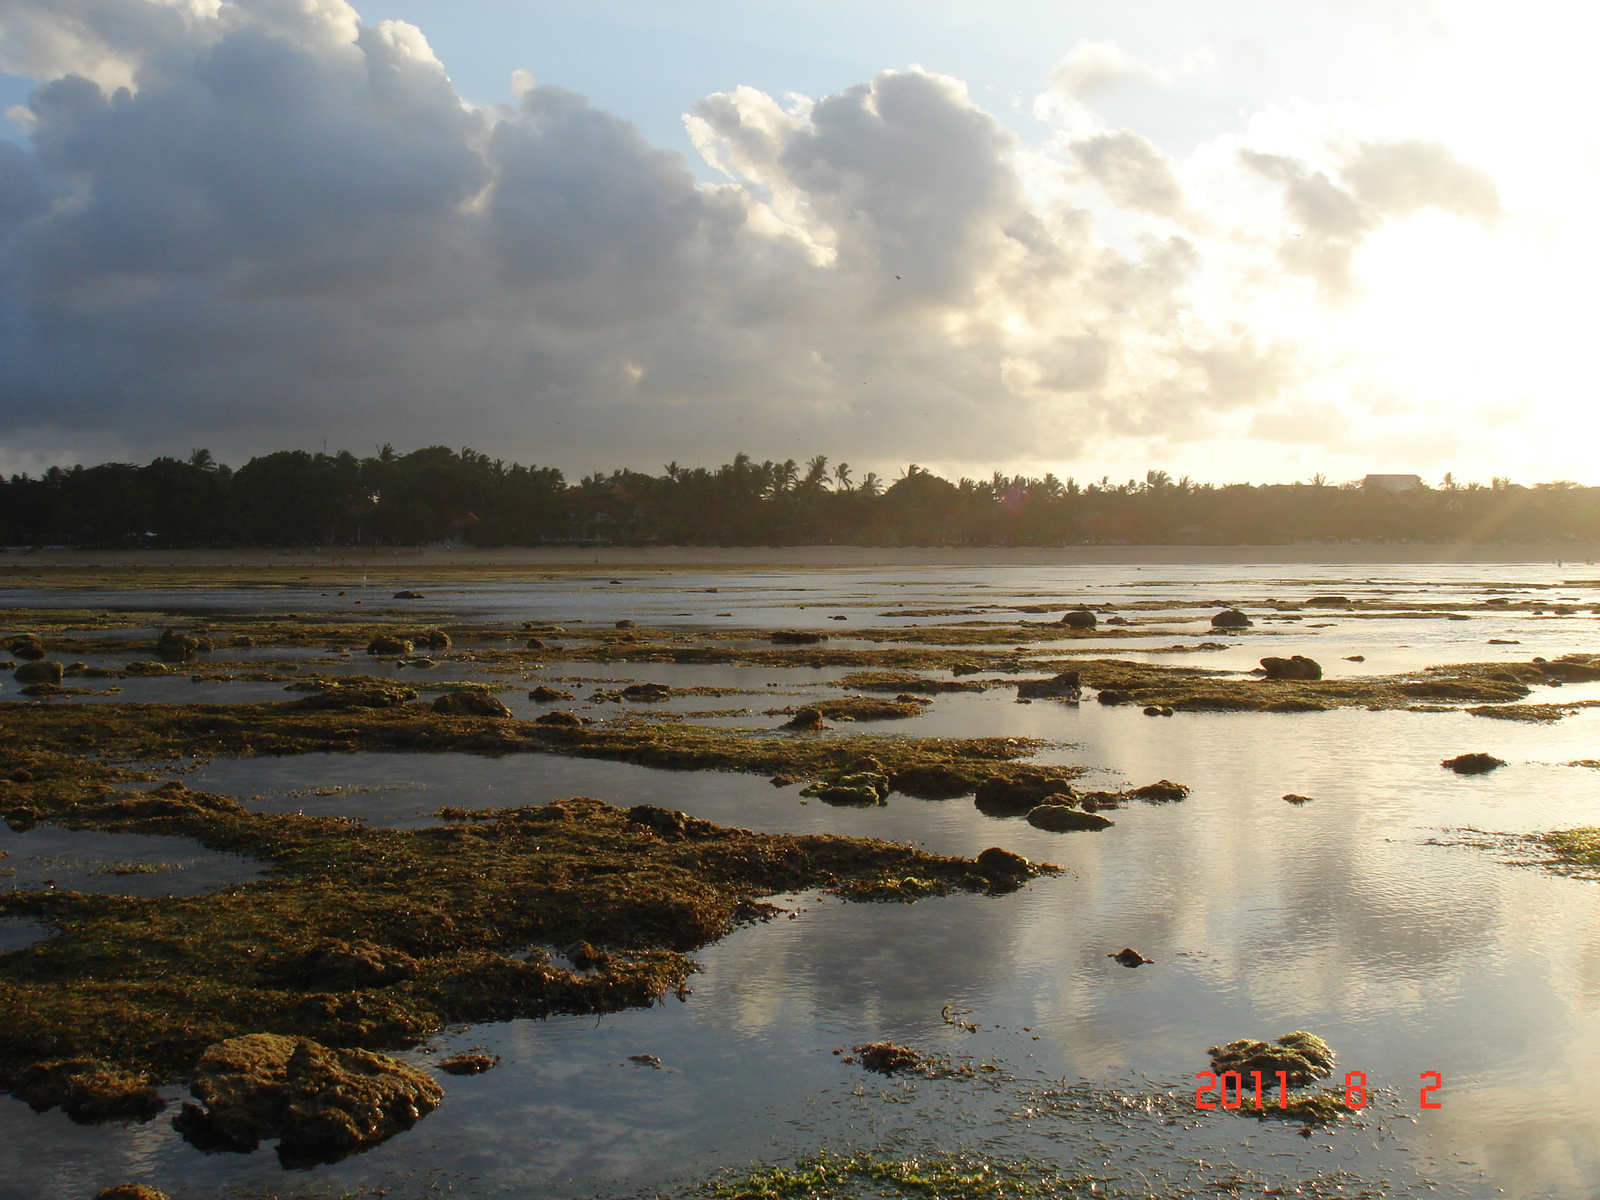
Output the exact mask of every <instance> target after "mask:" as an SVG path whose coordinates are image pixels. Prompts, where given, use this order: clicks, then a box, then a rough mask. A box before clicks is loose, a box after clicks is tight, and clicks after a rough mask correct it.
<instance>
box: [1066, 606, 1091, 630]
mask: <svg viewBox="0 0 1600 1200" xmlns="http://www.w3.org/2000/svg"><path fill="white" fill-rule="evenodd" d="M1059 624H1062V625H1065V626H1066V627H1067V628H1068V629H1093V628H1094V627H1095V618H1094V613H1092V612H1090V611H1089V610H1088V609H1087V608H1075V609H1073V610H1072V611H1071V612H1069V613H1067V614H1066V616H1064V617H1062V618H1061V620H1060V622H1059Z"/></svg>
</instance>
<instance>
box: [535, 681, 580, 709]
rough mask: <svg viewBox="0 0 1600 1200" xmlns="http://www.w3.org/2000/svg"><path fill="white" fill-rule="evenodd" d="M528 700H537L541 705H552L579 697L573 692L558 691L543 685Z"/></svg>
mask: <svg viewBox="0 0 1600 1200" xmlns="http://www.w3.org/2000/svg"><path fill="white" fill-rule="evenodd" d="M528 699H529V700H537V701H538V702H539V703H540V704H551V703H553V702H555V701H557V700H576V699H577V697H576V696H574V695H573V694H572V693H571V692H562V691H557V690H556V689H555V688H553V687H546V686H545V685H544V684H542V683H541V684H540V685H539V686H538V687H536V688H534V689H533V691H531V692H529V693H528Z"/></svg>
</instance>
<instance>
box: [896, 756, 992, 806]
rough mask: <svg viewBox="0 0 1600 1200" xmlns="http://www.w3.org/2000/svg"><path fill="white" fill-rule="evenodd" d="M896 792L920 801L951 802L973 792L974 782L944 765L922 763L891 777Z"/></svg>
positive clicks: (897, 772)
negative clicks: (954, 798)
mask: <svg viewBox="0 0 1600 1200" xmlns="http://www.w3.org/2000/svg"><path fill="white" fill-rule="evenodd" d="M889 782H890V784H892V785H893V787H894V790H895V791H897V792H901V793H903V794H904V795H907V796H916V797H917V798H918V799H920V800H949V799H952V798H953V797H956V796H965V795H967V794H968V793H970V792H971V791H972V782H971V780H970V779H968V777H967V776H966V775H965V774H963V773H962V772H961V771H958V770H956V769H955V768H954V767H949V766H945V765H944V764H943V763H922V764H919V765H917V766H911V767H905V768H904V769H902V770H899V771H896V772H895V773H894V774H893V775H891V776H890V777H889Z"/></svg>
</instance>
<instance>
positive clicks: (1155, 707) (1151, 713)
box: [1144, 704, 1161, 717]
mask: <svg viewBox="0 0 1600 1200" xmlns="http://www.w3.org/2000/svg"><path fill="white" fill-rule="evenodd" d="M1144 715H1145V716H1147V717H1159V716H1160V715H1161V706H1160V705H1159V704H1152V705H1149V706H1148V707H1146V709H1145V710H1144Z"/></svg>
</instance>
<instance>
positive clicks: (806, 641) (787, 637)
mask: <svg viewBox="0 0 1600 1200" xmlns="http://www.w3.org/2000/svg"><path fill="white" fill-rule="evenodd" d="M767 640H768V641H769V642H771V643H772V644H773V645H774V646H815V645H816V644H817V643H818V642H825V641H827V640H828V635H827V634H825V633H812V632H811V631H809V630H806V629H780V630H778V631H777V632H776V633H774V634H773V635H772V636H771V637H770V638H768V639H767Z"/></svg>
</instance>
